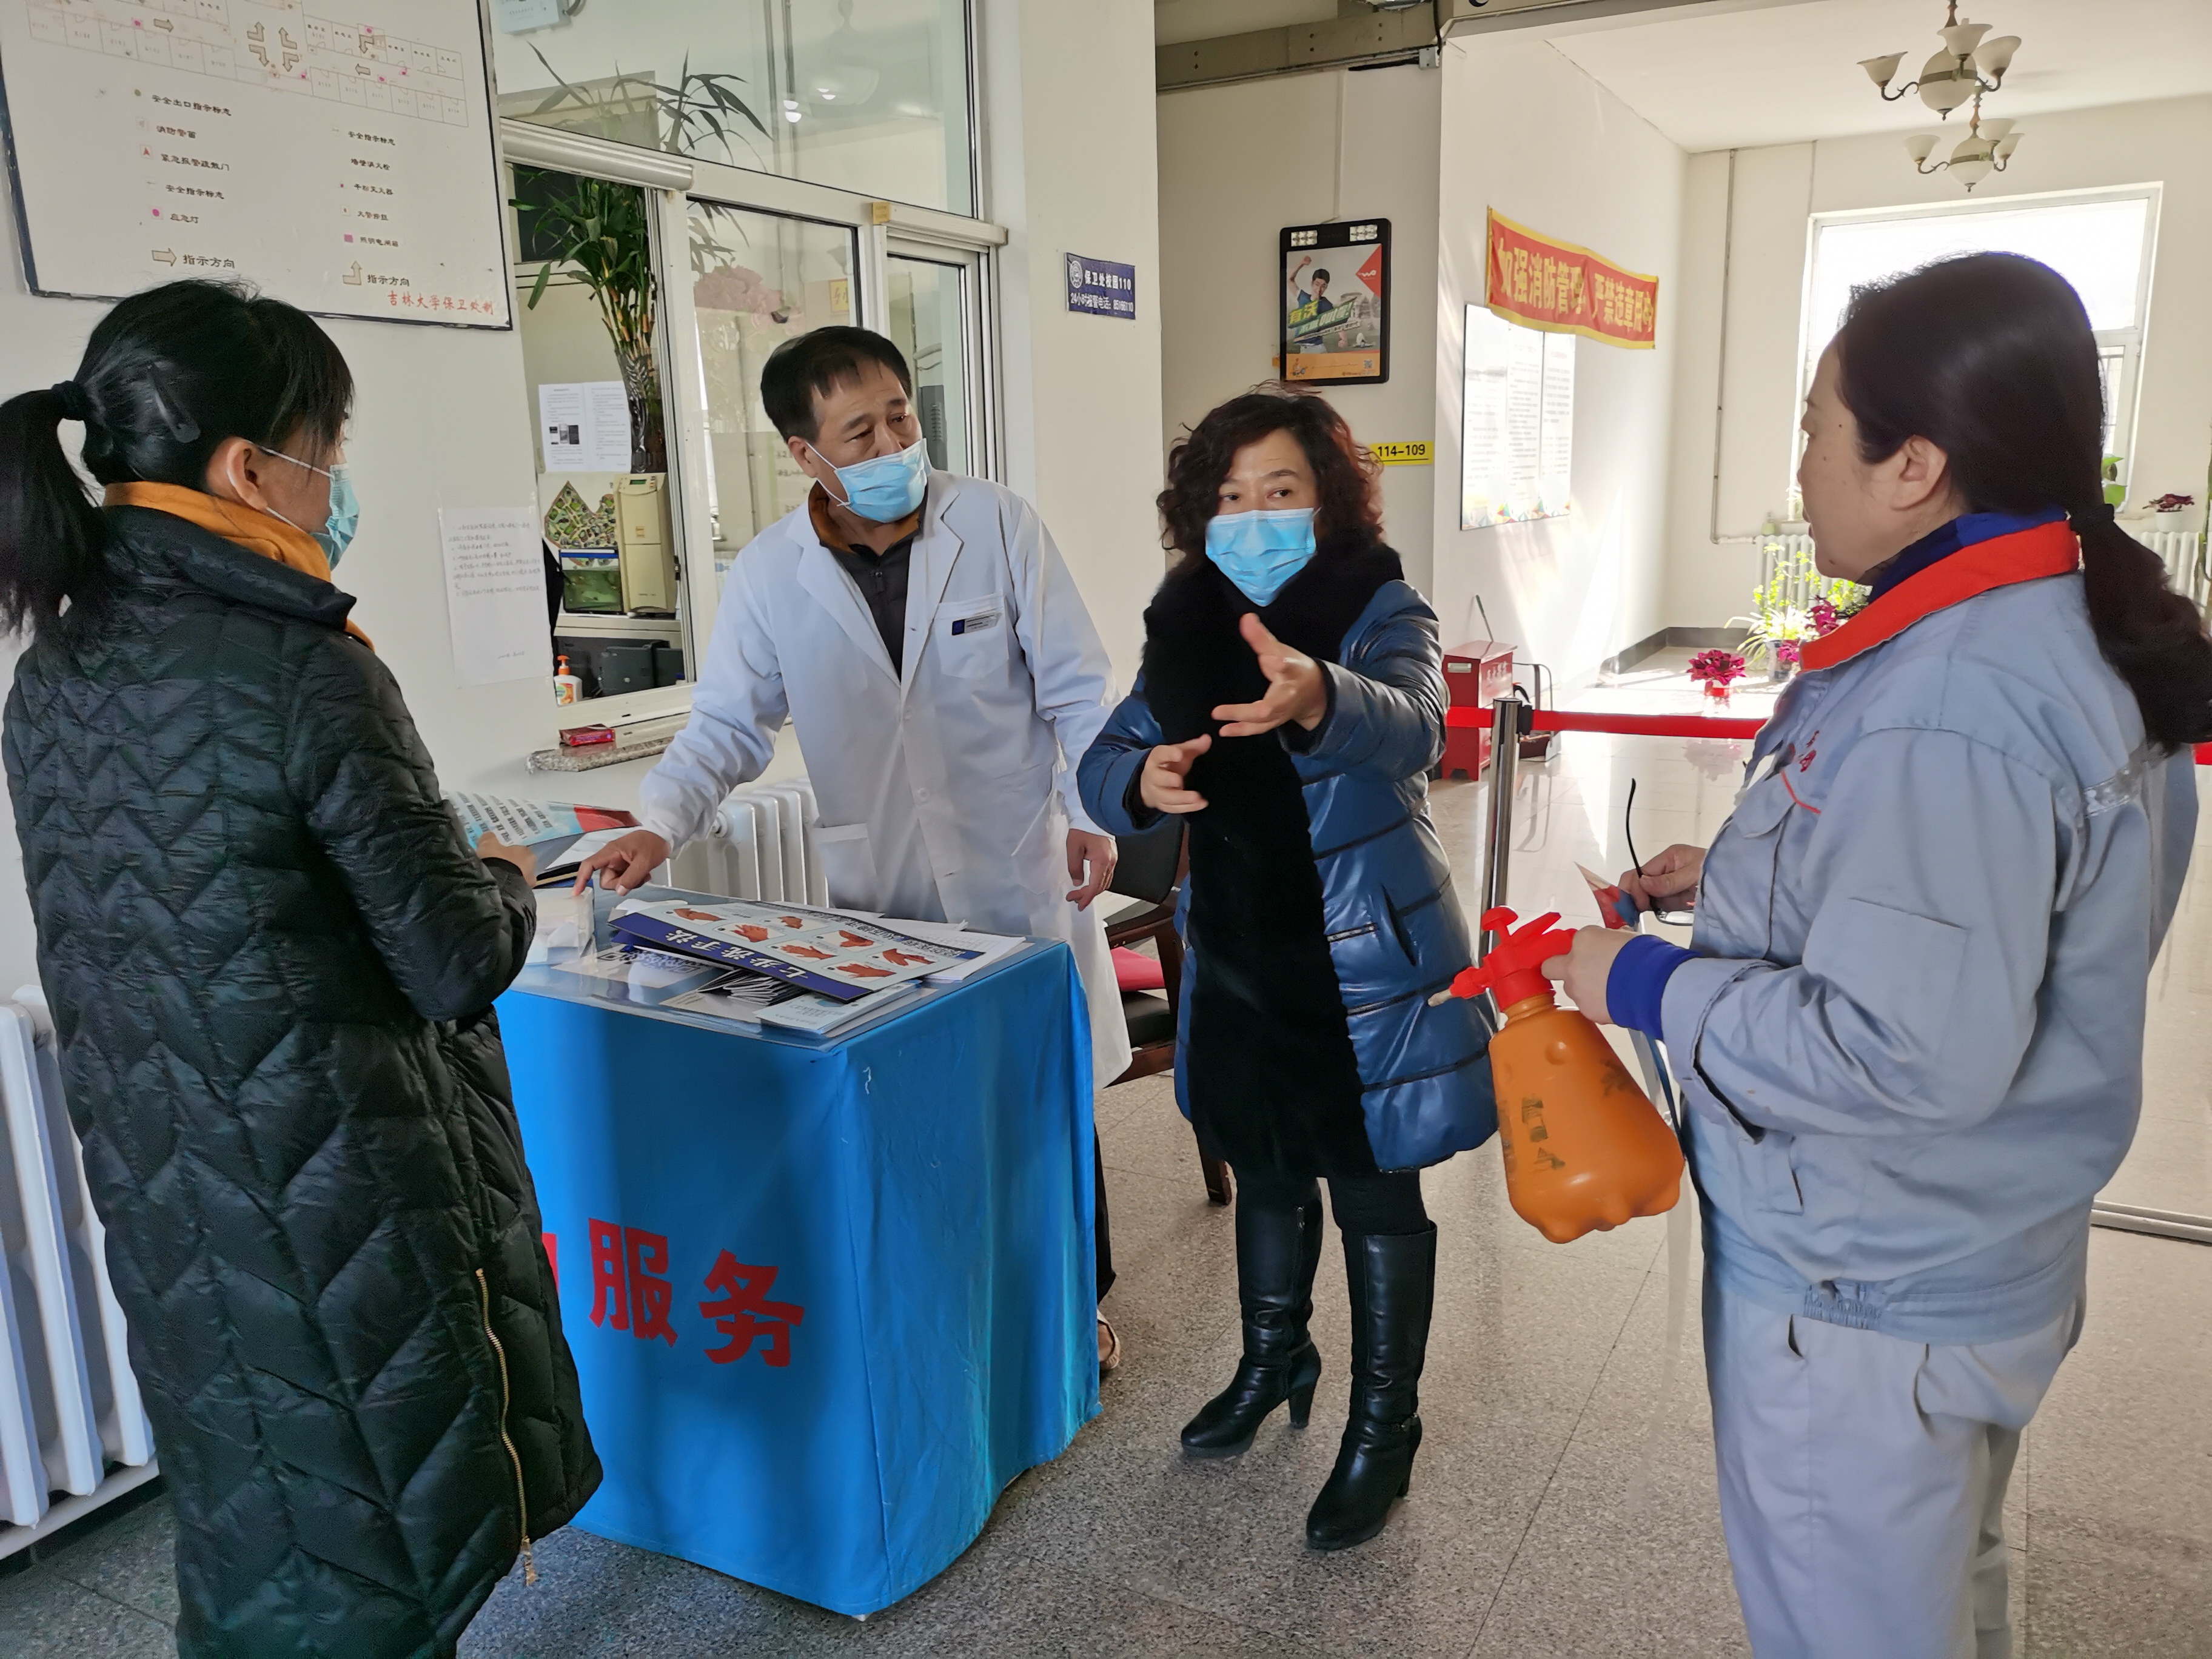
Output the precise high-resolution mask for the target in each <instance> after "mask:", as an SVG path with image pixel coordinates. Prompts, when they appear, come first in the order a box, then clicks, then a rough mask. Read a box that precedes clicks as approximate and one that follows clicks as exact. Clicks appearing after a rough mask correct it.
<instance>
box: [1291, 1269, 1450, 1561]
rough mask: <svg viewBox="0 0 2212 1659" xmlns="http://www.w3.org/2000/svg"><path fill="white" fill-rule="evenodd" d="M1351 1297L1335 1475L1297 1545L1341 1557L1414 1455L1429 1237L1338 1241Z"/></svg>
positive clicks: (1366, 1531) (1431, 1284) (1407, 1479)
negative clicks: (1346, 1412) (1347, 1386)
mask: <svg viewBox="0 0 2212 1659" xmlns="http://www.w3.org/2000/svg"><path fill="white" fill-rule="evenodd" d="M1344 1267H1345V1276H1346V1279H1349V1280H1350V1281H1351V1289H1352V1414H1351V1417H1350V1419H1349V1420H1348V1421H1347V1422H1346V1424H1345V1425H1344V1442H1343V1444H1342V1445H1341V1446H1340V1447H1339V1448H1338V1449H1337V1454H1336V1468H1334V1470H1333V1471H1332V1472H1331V1473H1330V1474H1329V1477H1328V1485H1327V1486H1323V1487H1322V1489H1321V1496H1320V1497H1319V1498H1316V1499H1314V1506H1313V1509H1312V1510H1311V1511H1310V1513H1309V1514H1308V1515H1307V1516H1306V1542H1307V1543H1309V1544H1310V1545H1311V1546H1313V1547H1314V1548H1316V1549H1317V1550H1342V1549H1350V1548H1351V1547H1352V1546H1353V1545H1354V1544H1364V1543H1365V1542H1366V1541H1368V1540H1369V1539H1370V1538H1372V1537H1374V1536H1375V1534H1376V1533H1378V1532H1380V1531H1382V1530H1383V1522H1384V1520H1386V1519H1387V1518H1388V1517H1389V1513H1390V1505H1391V1504H1394V1503H1395V1502H1396V1501H1397V1500H1398V1499H1399V1498H1403V1497H1404V1496H1405V1495H1406V1492H1407V1487H1408V1486H1410V1485H1411V1484H1412V1481H1413V1454H1414V1453H1415V1452H1416V1451H1418V1450H1419V1449H1420V1444H1421V1419H1420V1417H1419V1414H1418V1413H1419V1405H1420V1399H1419V1386H1420V1381H1421V1362H1422V1359H1423V1358H1425V1355H1426V1353H1427V1352H1428V1346H1429V1314H1430V1311H1431V1309H1432V1308H1434V1306H1435V1305H1436V1296H1437V1230H1436V1229H1435V1228H1434V1227H1430V1228H1427V1229H1426V1230H1425V1231H1421V1232H1418V1233H1404V1234H1394V1235H1390V1236H1387V1237H1377V1236H1374V1235H1370V1236H1367V1237H1353V1236H1352V1235H1351V1234H1346V1236H1345V1240H1344Z"/></svg>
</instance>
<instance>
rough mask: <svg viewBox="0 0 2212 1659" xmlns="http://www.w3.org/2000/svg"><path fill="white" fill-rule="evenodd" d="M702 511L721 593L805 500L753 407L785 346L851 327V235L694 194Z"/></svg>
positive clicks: (804, 482)
mask: <svg viewBox="0 0 2212 1659" xmlns="http://www.w3.org/2000/svg"><path fill="white" fill-rule="evenodd" d="M687 224H688V229H689V233H690V284H691V309H692V312H693V315H694V317H695V318H696V325H695V326H696V335H697V340H698V363H699V400H700V404H701V407H702V409H703V410H704V411H705V415H706V421H705V424H706V428H707V429H706V449H707V454H706V463H707V465H706V469H705V470H706V474H707V510H708V517H709V519H710V520H711V521H712V525H713V546H714V583H715V586H717V587H718V588H719V587H720V585H721V579H722V577H723V576H724V575H725V574H727V572H728V570H729V568H730V565H731V562H732V561H733V560H735V559H736V557H737V556H738V552H739V551H740V550H742V549H743V548H744V544H746V543H747V542H749V541H750V540H751V539H752V538H754V537H755V536H757V535H758V534H759V533H760V532H762V531H763V530H765V529H767V528H768V527H769V526H770V525H772V524H774V523H775V521H776V520H778V519H780V518H781V517H783V515H784V514H785V513H788V512H790V511H791V510H792V509H793V507H798V506H799V505H800V504H801V503H803V502H804V501H805V499H806V492H807V489H808V488H809V483H810V481H809V480H808V478H807V477H806V475H805V473H804V472H801V471H799V467H798V465H797V463H795V462H794V461H793V459H791V452H790V450H789V449H788V448H787V447H786V446H785V444H784V441H783V440H782V438H781V437H780V436H779V435H777V433H776V429H775V425H774V424H773V423H772V422H770V421H769V418H768V412H767V410H765V409H764V408H763V407H762V404H761V395H760V379H761V368H762V365H763V364H764V363H766V362H768V359H769V353H770V352H772V351H774V350H775V349H776V347H778V346H780V345H781V344H782V343H784V342H785V341H786V340H789V339H793V338H796V337H798V336H799V335H801V334H805V333H806V332H807V331H809V330H811V329H817V328H826V327H828V326H829V325H831V324H833V323H852V322H855V321H857V320H858V314H857V310H858V308H857V306H856V303H855V301H856V300H857V297H858V296H857V295H856V293H855V291H854V284H855V271H856V267H857V265H858V263H859V258H860V240H859V232H858V231H857V229H856V228H854V227H853V226H851V225H839V224H823V223H821V222H817V221H814V220H811V219H802V218H798V217H794V216H789V215H786V214H781V213H768V212H763V211H761V210H757V209H753V208H739V207H732V206H728V205H726V204H723V203H720V202H710V201H704V200H700V199H698V198H696V197H695V198H694V199H693V200H692V201H691V202H690V204H689V205H688V209H687Z"/></svg>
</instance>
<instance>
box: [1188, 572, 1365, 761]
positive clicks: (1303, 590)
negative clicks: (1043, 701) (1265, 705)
mask: <svg viewBox="0 0 2212 1659" xmlns="http://www.w3.org/2000/svg"><path fill="white" fill-rule="evenodd" d="M1404 578H1405V568H1404V566H1403V565H1402V564H1401V562H1399V558H1398V555H1397V554H1396V552H1395V550H1392V549H1391V548H1389V546H1387V545H1385V544H1383V543H1381V542H1378V541H1376V540H1375V539H1373V538H1371V537H1370V536H1368V535H1367V534H1365V533H1364V532H1356V531H1355V532H1340V533H1338V534H1336V535H1333V536H1330V537H1328V538H1327V539H1326V540H1324V541H1323V542H1322V544H1321V545H1320V546H1319V547H1318V548H1316V550H1315V551H1314V556H1313V558H1312V559H1311V561H1310V562H1308V564H1307V565H1306V568H1304V569H1303V570H1301V571H1299V572H1298V574H1297V575H1295V576H1293V577H1291V580H1289V581H1288V582H1286V583H1285V584H1284V586H1283V591H1282V592H1279V593H1278V594H1276V595H1275V599H1274V602H1273V604H1272V605H1254V604H1253V603H1252V601H1251V600H1250V599H1249V598H1247V597H1246V596H1245V594H1244V593H1243V591H1242V590H1241V589H1239V588H1238V587H1237V585H1236V584H1235V583H1234V582H1232V581H1231V580H1229V578H1228V577H1226V576H1225V575H1223V574H1221V570H1220V568H1219V567H1218V566H1217V565H1216V564H1215V563H1214V562H1213V561H1212V560H1211V559H1209V558H1207V557H1206V556H1204V555H1203V554H1199V555H1195V556H1185V558H1184V561H1183V562H1182V564H1180V565H1178V566H1177V567H1176V568H1175V569H1174V570H1171V571H1170V572H1169V573H1168V576H1167V579H1166V580H1164V581H1163V582H1162V583H1161V584H1160V585H1159V588H1158V591H1157V592H1155V593H1154V594H1153V595H1152V604H1151V605H1149V606H1147V607H1146V611H1145V655H1144V673H1145V701H1146V703H1147V704H1148V705H1149V706H1150V707H1151V708H1152V717H1153V719H1155V720H1158V722H1159V725H1160V731H1161V732H1162V734H1163V736H1164V738H1166V740H1167V741H1168V742H1170V743H1182V742H1184V741H1186V740H1188V738H1194V737H1197V736H1199V735H1200V734H1201V733H1205V732H1214V731H1217V730H1218V727H1219V724H1220V723H1219V722H1218V721H1217V720H1214V719H1213V709H1214V708H1215V707H1216V706H1217V705H1218V704H1221V703H1225V702H1256V701H1257V700H1258V699H1259V698H1261V697H1262V696H1265V695H1266V694H1267V678H1266V676H1264V675H1263V674H1261V672H1260V664H1259V659H1257V658H1256V657H1255V655H1254V654H1253V653H1252V648H1251V647H1249V645H1247V644H1246V643H1245V642H1244V640H1243V636H1242V635H1240V634H1239V633H1238V631H1237V629H1238V624H1239V623H1240V622H1241V621H1242V619H1243V616H1244V613H1245V612H1247V611H1258V612H1259V616H1260V620H1261V622H1262V623H1265V624H1266V625H1267V631H1268V632H1269V633H1271V634H1273V635H1274V636H1275V637H1276V638H1277V639H1279V640H1280V641H1283V642H1284V643H1285V645H1291V646H1295V647H1297V648H1298V649H1299V650H1301V651H1303V652H1304V653H1306V654H1307V655H1308V656H1310V657H1312V658H1314V659H1316V660H1317V661H1322V662H1334V661H1336V660H1338V658H1339V653H1340V652H1341V650H1342V649H1343V645H1344V636H1345V634H1346V632H1347V631H1348V630H1349V629H1351V627H1352V623H1355V622H1357V621H1358V620H1359V614H1360V612H1361V611H1364V610H1366V608H1367V605H1368V602H1369V601H1370V600H1371V599H1373V598H1374V597H1375V594H1376V590H1377V589H1378V588H1380V587H1381V586H1383V583H1385V582H1389V581H1401V580H1404Z"/></svg>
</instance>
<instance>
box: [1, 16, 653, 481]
mask: <svg viewBox="0 0 2212 1659" xmlns="http://www.w3.org/2000/svg"><path fill="white" fill-rule="evenodd" d="M4 3H5V0H0V4H4ZM538 441H539V442H541V443H542V444H543V445H544V448H545V468H544V470H545V471H548V472H627V471H629V463H630V448H629V394H628V393H627V392H623V383H622V382H621V381H620V380H547V381H544V383H543V384H541V385H540V386H538Z"/></svg>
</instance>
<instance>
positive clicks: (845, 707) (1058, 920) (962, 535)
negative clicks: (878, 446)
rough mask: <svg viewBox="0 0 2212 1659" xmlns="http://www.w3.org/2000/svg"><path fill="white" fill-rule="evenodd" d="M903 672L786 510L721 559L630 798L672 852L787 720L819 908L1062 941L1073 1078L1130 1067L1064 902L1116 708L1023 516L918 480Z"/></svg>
mask: <svg viewBox="0 0 2212 1659" xmlns="http://www.w3.org/2000/svg"><path fill="white" fill-rule="evenodd" d="M902 656H903V659H904V661H903V669H904V671H903V674H894V673H893V672H892V671H891V661H890V653H888V652H886V651H885V650H884V642H883V638H882V635H879V634H878V632H877V630H876V624H875V621H874V619H873V617H871V616H870V615H869V612H868V609H867V606H866V605H865V604H864V603H863V602H862V600H861V598H860V590H859V589H858V588H857V587H856V586H854V583H853V580H852V578H851V577H849V576H848V575H847V574H845V571H844V569H843V568H842V566H840V565H839V564H838V562H837V561H836V558H835V557H834V556H832V555H831V554H830V552H829V550H828V549H827V548H825V547H823V545H822V543H821V539H820V538H818V537H817V535H816V534H815V533H814V525H813V521H812V520H811V517H810V516H809V514H808V513H807V510H806V508H805V506H804V505H802V506H800V507H798V508H796V509H795V510H794V511H793V512H792V513H788V514H787V515H786V516H785V517H784V518H783V519H781V520H779V521H778V522H777V523H775V524H773V525H771V526H769V528H768V529H766V530H764V531H763V532H761V533H760V534H759V535H758V536H756V537H755V538H753V539H752V541H751V542H750V543H749V544H747V545H746V547H745V549H744V551H743V552H742V553H740V554H739V555H738V560H737V562H736V564H735V565H733V566H732V568H731V570H730V573H729V576H728V578H727V581H726V586H725V587H724V589H723V592H722V600H721V605H720V611H719V612H718V614H717V616H716V617H715V621H714V638H713V640H712V641H711V642H710V643H709V644H708V647H707V659H706V662H705V664H704V665H703V666H702V671H701V672H700V675H699V678H698V682H697V684H696V685H695V686H694V687H693V688H692V695H691V719H690V723H689V724H687V725H686V726H684V730H683V731H682V732H679V733H678V735H677V738H676V740H675V741H674V742H673V743H671V744H669V746H668V749H667V751H666V752H665V754H664V755H662V757H660V760H659V763H658V764H656V765H655V766H654V767H653V770H652V772H651V773H650V774H649V775H647V778H646V779H645V781H644V782H643V783H642V784H641V785H640V786H639V788H638V799H639V806H640V811H639V817H640V821H641V823H644V825H645V826H646V827H647V829H652V830H653V831H654V832H656V833H657V834H659V835H660V836H665V837H666V839H667V841H668V842H669V844H670V846H671V848H680V847H682V846H683V845H684V843H685V842H688V841H690V840H691V839H692V838H693V837H695V836H699V835H701V834H702V833H704V832H705V830H706V829H707V828H708V824H709V823H711V822H712V821H713V818H714V814H715V812H716V811H717V810H718V809H719V808H720V805H721V803H722V800H723V799H724V798H725V797H726V796H727V795H728V793H730V791H731V790H732V789H734V788H736V787H738V785H739V784H742V783H746V782H749V781H751V780H752V779H753V778H756V777H757V776H758V775H760V773H761V771H762V769H763V768H764V767H766V766H767V764H768V763H769V756H770V755H771V754H772V753H773V752H774V750H775V734H776V732H777V729H778V728H779V727H781V726H782V725H783V722H784V721H785V720H786V719H787V718H788V719H789V720H792V721H793V723H794V724H795V725H796V726H797V727H798V732H799V750H800V752H801V753H802V754H803V755H804V756H805V761H806V772H807V776H808V777H809V779H811V781H812V783H813V786H814V794H815V799H816V801H817V803H818V805H819V806H820V811H821V825H820V828H819V829H818V831H817V835H818V837H819V846H820V848H821V855H822V864H823V872H824V874H825V875H826V877H827V878H828V883H829V899H830V902H831V903H833V904H838V905H844V906H849V907H852V908H860V909H869V910H879V911H882V912H883V913H884V915H890V916H911V917H913V918H915V920H917V921H939V920H941V921H959V922H965V923H966V924H967V925H969V927H976V928H981V929H982V930H984V931H986V932H988V933H1024V934H1029V935H1031V936H1034V937H1037V938H1042V939H1065V940H1066V941H1067V943H1068V945H1069V946H1070V947H1071V948H1072V949H1073V951H1074V952H1075V963H1076V967H1077V969H1078V971H1079V972H1080V974H1081V975H1082V977H1083V987H1084V992H1085V1000H1086V1001H1087V1003H1088V1005H1089V1006H1090V1011H1091V1072H1092V1076H1093V1078H1094V1079H1095V1080H1096V1082H1097V1084H1098V1085H1101V1086H1103V1085H1105V1084H1106V1083H1108V1082H1109V1081H1110V1080H1112V1079H1114V1078H1115V1077H1116V1076H1118V1075H1119V1074H1120V1073H1121V1071H1122V1070H1123V1068H1125V1067H1126V1066H1127V1065H1128V1063H1129V1040H1128V1028H1127V1024H1126V1023H1125V1021H1124V1019H1123V1018H1122V1013H1121V994H1120V992H1119V991H1118V990H1117V989H1116V988H1115V981H1114V965H1113V960H1112V957H1111V954H1110V953H1109V951H1108V950H1107V948H1106V934H1105V929H1104V927H1103V925H1102V924H1101V922H1100V920H1099V915H1098V912H1097V908H1096V906H1094V907H1093V908H1091V909H1090V910H1088V911H1079V910H1077V909H1076V908H1075V907H1074V906H1073V904H1071V903H1069V902H1067V898H1066V894H1067V891H1068V889H1069V888H1070V887H1071V886H1072V885H1073V884H1072V883H1071V882H1070V881H1069V880H1068V878H1067V857H1066V847H1067V830H1068V828H1069V825H1070V823H1071V822H1072V823H1073V824H1074V826H1075V827H1077V828H1079V829H1097V825H1096V824H1094V823H1092V822H1091V819H1090V817H1088V816H1087V815H1086V814H1085V812H1084V811H1083V807H1082V804H1081V802H1080V800H1079V799H1078V796H1077V790H1076V781H1075V763H1077V762H1078V761H1079V760H1081V759H1082V757H1083V752H1084V750H1086V749H1088V748H1089V747H1090V746H1091V739H1092V738H1094V737H1096V736H1097V734H1098V730H1099V728H1100V727H1101V726H1103V725H1104V724H1105V722H1106V717H1107V715H1108V714H1109V712H1110V711H1111V710H1112V708H1113V707H1114V704H1115V697H1116V694H1115V687H1114V684H1113V666H1112V665H1111V663H1110V662H1109V660H1108V659H1107V656H1106V651H1105V647H1103V645H1101V644H1100V643H1099V640H1098V632H1097V629H1095V628H1093V627H1092V626H1091V616H1090V613H1089V612H1088V611H1085V609H1084V605H1083V599H1082V596H1081V595H1080V594H1079V593H1078V592H1076V591H1075V584H1074V581H1073V580H1072V579H1071V578H1070V577H1069V575H1068V574H1067V567H1066V565H1065V564H1063V563H1062V562H1060V551H1059V550H1058V549H1057V548H1055V547H1054V545H1053V543H1052V537H1051V536H1050V535H1049V534H1048V532H1046V530H1045V527H1044V525H1043V523H1042V520H1039V519H1038V517H1037V515H1036V510H1035V509H1034V508H1033V507H1030V504H1029V503H1028V502H1027V501H1024V500H1022V498H1021V497H1020V496H1018V495H1015V494H1014V493H1013V492H1012V490H1008V489H1001V488H1000V487H999V486H998V485H997V484H994V483H987V482H985V481H984V480H982V479H980V478H966V477H958V476H957V475H956V474H953V473H950V472H936V471H933V472H932V473H931V474H930V475H929V489H928V494H927V497H926V498H925V500H924V502H923V507H922V525H921V533H920V534H919V535H918V536H917V537H916V538H915V544H914V550H913V554H912V559H911V563H910V565H909V567H908V581H907V610H906V639H905V641H904V648H903V652H902Z"/></svg>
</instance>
